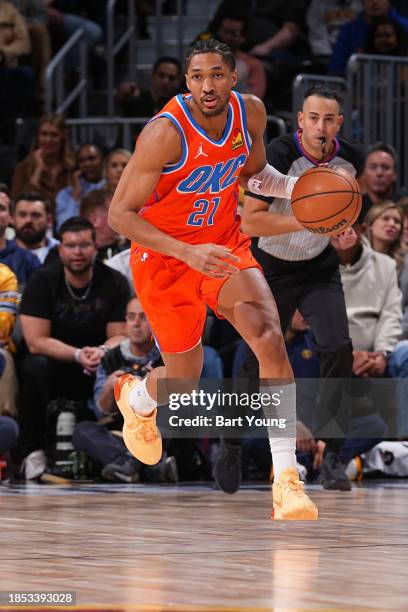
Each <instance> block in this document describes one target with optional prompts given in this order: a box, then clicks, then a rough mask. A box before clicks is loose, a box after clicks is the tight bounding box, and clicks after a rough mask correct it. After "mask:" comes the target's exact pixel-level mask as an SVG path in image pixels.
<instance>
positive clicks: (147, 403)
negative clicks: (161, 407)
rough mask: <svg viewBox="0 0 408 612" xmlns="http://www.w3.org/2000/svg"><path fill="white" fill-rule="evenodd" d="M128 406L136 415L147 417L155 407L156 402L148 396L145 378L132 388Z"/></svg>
mask: <svg viewBox="0 0 408 612" xmlns="http://www.w3.org/2000/svg"><path fill="white" fill-rule="evenodd" d="M129 404H130V405H131V407H132V409H133V410H134V411H135V412H136V414H140V415H142V416H149V415H150V414H152V412H153V410H154V409H155V408H156V407H157V402H156V400H154V399H153V398H152V397H151V396H150V395H149V392H148V390H147V387H146V378H144V379H143V380H141V381H140V383H139V384H138V385H136V386H135V387H133V389H132V390H131V391H130V393H129Z"/></svg>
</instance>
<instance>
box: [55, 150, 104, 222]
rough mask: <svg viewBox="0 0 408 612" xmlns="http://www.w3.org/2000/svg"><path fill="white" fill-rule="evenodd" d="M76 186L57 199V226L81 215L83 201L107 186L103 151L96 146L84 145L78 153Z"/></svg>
mask: <svg viewBox="0 0 408 612" xmlns="http://www.w3.org/2000/svg"><path fill="white" fill-rule="evenodd" d="M74 177H75V184H74V185H73V186H71V185H70V186H69V187H64V189H61V191H59V192H58V193H57V196H56V198H55V202H56V209H55V226H56V229H57V230H59V228H60V227H61V225H62V224H63V223H64V221H66V220H67V219H69V218H70V217H76V216H77V215H79V205H80V202H81V199H82V198H83V197H84V196H85V195H86V194H87V193H88V192H89V191H91V190H92V189H100V188H101V187H103V186H104V185H105V179H104V178H103V157H102V151H101V150H100V148H99V147H97V146H96V145H94V144H90V143H87V144H83V145H81V148H80V149H79V151H78V170H77V171H76V172H75V174H74Z"/></svg>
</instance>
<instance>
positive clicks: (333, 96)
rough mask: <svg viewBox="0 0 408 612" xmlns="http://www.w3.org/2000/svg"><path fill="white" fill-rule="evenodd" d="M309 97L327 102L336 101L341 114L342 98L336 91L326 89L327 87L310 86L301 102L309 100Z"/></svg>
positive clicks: (330, 88)
mask: <svg viewBox="0 0 408 612" xmlns="http://www.w3.org/2000/svg"><path fill="white" fill-rule="evenodd" d="M310 96H318V97H319V98H326V99H327V100H336V102H337V104H338V105H339V107H340V112H341V109H342V106H343V96H342V95H341V93H340V92H339V91H337V90H336V89H333V88H332V87H327V85H312V87H309V89H306V91H305V94H304V96H303V102H304V101H305V100H307V99H308V98H310Z"/></svg>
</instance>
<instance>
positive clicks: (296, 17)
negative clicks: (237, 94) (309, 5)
mask: <svg viewBox="0 0 408 612" xmlns="http://www.w3.org/2000/svg"><path fill="white" fill-rule="evenodd" d="M231 9H232V10H239V11H242V12H243V13H244V14H245V15H246V17H247V21H248V34H247V45H246V46H247V48H248V49H250V50H251V53H253V54H254V55H258V56H259V57H266V58H268V59H271V58H273V56H274V55H275V58H278V57H280V58H281V59H284V57H285V55H286V57H287V55H288V54H290V53H292V52H295V53H296V52H298V51H300V50H302V51H304V46H303V44H302V36H301V34H302V30H304V26H305V22H304V17H303V16H304V14H305V9H306V7H305V3H304V1H303V0H292V1H291V2H285V0H256V1H255V2H247V0H223V2H221V4H220V6H219V7H218V9H217V12H216V14H215V18H217V17H218V15H223V14H224V13H225V12H226V11H228V10H231ZM289 50H290V51H289Z"/></svg>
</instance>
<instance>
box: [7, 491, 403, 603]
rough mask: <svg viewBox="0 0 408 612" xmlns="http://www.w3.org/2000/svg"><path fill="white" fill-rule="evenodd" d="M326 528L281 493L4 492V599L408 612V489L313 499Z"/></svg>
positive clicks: (320, 494)
mask: <svg viewBox="0 0 408 612" xmlns="http://www.w3.org/2000/svg"><path fill="white" fill-rule="evenodd" d="M308 490H309V492H310V494H311V496H312V497H313V499H314V500H315V501H316V503H317V504H318V506H319V509H320V513H321V518H320V520H319V521H316V522H299V523H297V522H274V521H271V520H269V514H270V509H271V508H270V505H271V504H270V492H269V490H268V489H267V488H266V487H262V486H260V487H255V486H254V487H246V488H244V489H242V490H241V491H240V492H239V493H237V494H235V495H231V496H227V495H225V494H223V493H221V492H219V491H215V490H212V489H211V488H210V487H207V486H185V487H149V486H142V485H129V486H127V485H126V486H125V485H109V486H108V485H81V486H72V487H71V486H67V487H61V486H51V485H48V486H47V485H27V486H14V487H11V486H10V487H8V486H4V485H2V486H0V516H1V523H0V525H1V547H0V591H5V590H7V591H8V590H11V591H43V590H48V591H61V590H63V591H64V590H65V591H66V590H74V591H76V594H77V606H79V607H81V608H82V607H87V606H93V608H94V609H99V610H101V609H109V606H110V607H111V608H110V609H113V608H114V609H116V610H124V609H127V610H151V611H153V610H172V611H173V612H175V611H176V610H185V611H191V610H203V609H208V610H211V611H214V610H223V611H224V612H225V610H231V611H233V610H234V611H235V610H237V611H242V610H249V609H250V610H258V611H259V610H279V612H282V611H283V610H288V609H291V610H292V609H295V610H297V611H300V610H305V609H308V610H310V609H319V610H322V609H324V610H329V609H330V610H334V609H342V610H350V609H353V610H369V609H370V610H371V609H373V610H374V609H375V610H393V611H394V610H408V554H407V553H408V481H395V480H392V481H387V482H386V483H383V484H378V485H376V486H375V485H373V483H370V484H369V485H364V486H362V487H354V489H353V491H352V492H351V493H341V492H329V491H323V490H322V489H321V488H320V487H318V486H315V487H309V489H308Z"/></svg>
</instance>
